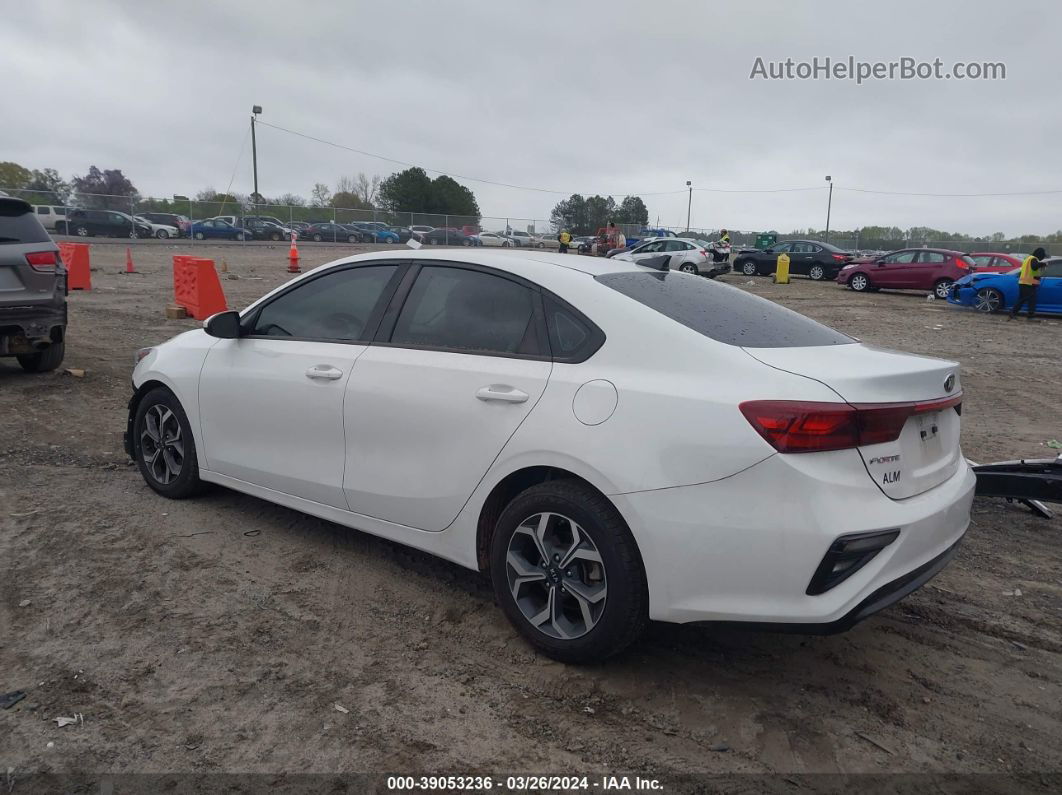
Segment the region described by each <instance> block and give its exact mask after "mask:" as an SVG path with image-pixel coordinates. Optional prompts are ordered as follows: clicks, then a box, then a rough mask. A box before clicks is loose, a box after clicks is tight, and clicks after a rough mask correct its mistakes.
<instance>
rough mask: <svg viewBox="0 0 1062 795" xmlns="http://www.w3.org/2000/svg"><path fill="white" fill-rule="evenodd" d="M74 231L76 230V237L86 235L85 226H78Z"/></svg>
mask: <svg viewBox="0 0 1062 795" xmlns="http://www.w3.org/2000/svg"><path fill="white" fill-rule="evenodd" d="M74 231H76V232H77V236H78V237H88V227H87V226H79V227H78V228H77V229H76V230H74Z"/></svg>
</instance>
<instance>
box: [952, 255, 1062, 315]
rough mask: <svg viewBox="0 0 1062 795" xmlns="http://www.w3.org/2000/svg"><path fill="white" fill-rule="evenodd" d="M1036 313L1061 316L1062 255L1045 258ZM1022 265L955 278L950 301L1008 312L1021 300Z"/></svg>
mask: <svg viewBox="0 0 1062 795" xmlns="http://www.w3.org/2000/svg"><path fill="white" fill-rule="evenodd" d="M1044 265H1045V267H1044V269H1043V270H1042V271H1041V272H1040V289H1039V291H1038V292H1037V295H1036V313H1037V314H1041V313H1042V314H1045V315H1062V257H1054V258H1051V259H1048V260H1045V261H1044ZM1020 270H1021V269H1020V268H1018V269H1015V270H1012V271H1007V272H1006V273H971V274H969V275H968V276H963V277H962V278H961V279H959V280H958V281H956V282H955V283H954V284H953V285H952V286H951V290H950V291H949V292H948V303H950V304H956V305H958V306H971V307H973V308H974V309H976V310H978V311H979V312H1005V311H1008V310H1009V309H1010V308H1011V307H1012V306H1014V304H1015V303H1017V300H1018V274H1019V272H1020Z"/></svg>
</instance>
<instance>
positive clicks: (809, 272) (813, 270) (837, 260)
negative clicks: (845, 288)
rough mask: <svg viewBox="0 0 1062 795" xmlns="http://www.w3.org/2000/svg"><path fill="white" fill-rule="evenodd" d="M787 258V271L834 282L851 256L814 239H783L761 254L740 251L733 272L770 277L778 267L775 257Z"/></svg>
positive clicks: (735, 259)
mask: <svg viewBox="0 0 1062 795" xmlns="http://www.w3.org/2000/svg"><path fill="white" fill-rule="evenodd" d="M780 254H788V255H789V272H790V273H791V274H795V275H798V276H807V277H809V278H811V279H814V280H815V281H821V280H823V279H831V280H832V279H836V278H837V274H838V273H839V272H840V271H841V268H843V267H844V266H845V265H846V264H848V263H849V262H851V260H852V255H851V254H849V253H848V252H846V251H843V250H842V249H839V248H837V246H834V245H832V244H830V243H821V242H819V241H818V240H787V241H785V242H784V243H775V244H774V245H773V246H770V247H768V248H765V249H764V250H763V251H757V250H752V251H748V250H745V251H742V252H740V253H739V254H738V255H737V256H736V257H735V258H734V270H735V271H738V272H739V273H743V274H745V275H746V276H770V275H771V274H772V273H774V272H775V270H776V269H777V267H778V256H779V255H780Z"/></svg>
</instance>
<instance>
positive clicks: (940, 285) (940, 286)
mask: <svg viewBox="0 0 1062 795" xmlns="http://www.w3.org/2000/svg"><path fill="white" fill-rule="evenodd" d="M953 284H955V281H954V280H953V279H941V280H940V281H938V282H936V283H935V284H934V285H933V294H934V295H936V297H937V298H939V299H940V300H941V301H945V300H947V298H948V293H949V292H950V291H951V286H952V285H953Z"/></svg>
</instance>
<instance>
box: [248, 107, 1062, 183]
mask: <svg viewBox="0 0 1062 795" xmlns="http://www.w3.org/2000/svg"><path fill="white" fill-rule="evenodd" d="M258 123H259V124H260V125H262V126H264V127H271V128H272V129H274V130H279V131H280V132H285V133H288V134H289V135H294V136H296V137H298V138H305V139H306V140H308V141H315V142H316V143H319V144H324V145H325V146H331V147H334V148H336V149H343V150H345V151H347V152H354V153H355V154H359V155H364V156H365V157H371V158H375V159H376V160H383V161H385V162H387V163H394V164H395V165H399V166H405V167H407V168H411V167H416V168H422V169H424V170H425V171H430V172H431V173H433V174H444V175H447V176H450V177H454V178H457V179H463V180H466V181H468V182H479V183H481V184H483V185H494V186H496V187H500V188H512V189H514V190H526V191H532V192H535V193H552V194H556V195H559V196H570V195H572V194H575V193H585V191H577V190H555V189H552V188H538V187H533V186H530V185H517V184H514V183H511V182H501V181H498V180H492V179H483V178H482V177H470V176H467V175H464V174H455V173H454V172H452V171H445V170H443V169H438V168H428V167H427V166H421V165H419V164H417V163H410V162H408V161H406V160H398V159H396V158H393V157H387V156H386V155H380V154H376V153H375V152H367V151H365V150H364V149H358V148H357V147H353V146H347V145H346V144H340V143H336V142H335V141H329V140H327V139H325V138H318V137H317V136H315V135H309V134H307V133H302V132H299V131H298V130H290V129H288V128H287V127H281V126H280V125H279V124H271V123H270V122H266V121H261V120H259V122H258ZM836 189H837V190H842V191H849V192H851V193H871V194H877V195H881V196H923V197H933V198H988V197H998V196H1047V195H1052V194H1059V193H1062V189H1060V190H1037V191H1012V192H1002V193H914V192H906V191H888V190H873V189H870V188H843V187H841V186H839V185H838V186H836ZM693 190H694V192H696V193H753V194H755V193H800V192H807V191H823V190H826V186H824V185H813V186H809V187H804V188H694V189H693ZM687 191H688V189H678V190H664V191H603V192H602V193H603V195H606V196H620V195H623V196H672V195H677V194H680V193H686V192H687Z"/></svg>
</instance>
